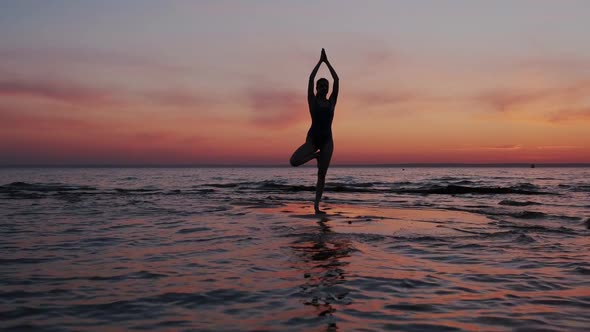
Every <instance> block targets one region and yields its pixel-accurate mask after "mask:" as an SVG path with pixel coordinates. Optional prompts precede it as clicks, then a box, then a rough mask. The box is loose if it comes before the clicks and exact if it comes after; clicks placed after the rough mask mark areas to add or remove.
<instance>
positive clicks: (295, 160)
mask: <svg viewBox="0 0 590 332" xmlns="http://www.w3.org/2000/svg"><path fill="white" fill-rule="evenodd" d="M316 150H317V149H316V148H315V146H314V145H313V143H311V142H310V141H309V140H307V141H306V142H305V143H303V145H301V146H300V147H299V148H298V149H297V150H295V152H293V155H292V156H291V160H290V161H289V162H290V163H291V166H294V167H297V166H299V165H303V164H305V163H306V162H308V161H310V160H312V159H314V158H316V157H317V154H316V153H315V152H316Z"/></svg>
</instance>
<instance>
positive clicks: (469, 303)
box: [0, 168, 590, 331]
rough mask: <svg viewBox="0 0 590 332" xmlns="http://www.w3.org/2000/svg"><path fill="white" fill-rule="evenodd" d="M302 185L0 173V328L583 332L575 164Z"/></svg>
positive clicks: (579, 180) (584, 203) (129, 174)
mask: <svg viewBox="0 0 590 332" xmlns="http://www.w3.org/2000/svg"><path fill="white" fill-rule="evenodd" d="M310 174H311V173H310V172H309V169H286V168H285V169H282V168H276V169H274V168H248V169H237V168H226V169H214V168H212V169H51V170H48V169H25V170H0V252H1V253H2V255H0V330H8V331H13V330H14V331H19V330H35V331H43V330H50V331H54V330H59V331H121V330H145V331H161V330H174V331H177V330H178V331H236V330H260V331H323V330H330V331H334V330H342V331H355V330H363V331H383V330H393V331H441V330H443V331H457V330H459V331H461V330H465V331H472V330H484V331H498V330H500V331H509V330H518V329H520V330H550V331H587V327H588V326H590V315H589V313H588V308H589V307H590V281H589V278H588V276H589V275H590V263H589V262H588V252H590V241H589V240H588V239H589V237H590V230H588V229H587V228H586V226H585V224H584V221H585V220H586V219H588V218H589V217H590V205H588V202H589V201H590V184H589V183H588V179H589V178H590V169H542V168H535V169H533V170H531V169H526V170H522V169H521V170H518V169H500V168H498V169H481V168H478V169H407V170H406V171H404V172H399V171H398V170H396V169H394V168H367V169H357V168H353V169H348V168H335V169H334V170H331V172H330V179H329V185H330V186H331V187H329V188H327V192H326V196H327V197H326V207H328V208H329V207H332V210H329V211H330V215H328V216H326V218H327V219H323V220H322V219H318V217H317V216H315V215H309V213H310V212H311V211H313V208H312V204H310V203H309V199H310V197H312V195H313V188H312V187H311V186H310V185H307V184H309V183H310V182H313V181H310ZM311 176H312V177H313V174H311ZM312 180H313V179H312Z"/></svg>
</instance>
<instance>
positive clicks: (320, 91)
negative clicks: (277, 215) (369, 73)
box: [291, 48, 339, 214]
mask: <svg viewBox="0 0 590 332" xmlns="http://www.w3.org/2000/svg"><path fill="white" fill-rule="evenodd" d="M322 62H324V63H325V64H326V66H328V69H329V70H330V74H331V75H332V78H333V79H334V85H333V87H332V94H331V95H330V98H326V96H327V94H328V87H329V84H328V80H327V79H325V78H320V79H319V80H318V82H317V84H316V91H317V93H316V94H315V95H314V93H313V83H314V81H315V75H316V74H317V72H318V69H319V68H320V65H321V64H322ZM338 86H339V83H338V75H337V74H336V71H335V70H334V68H332V65H331V64H330V62H329V61H328V57H327V56H326V52H325V51H324V49H323V48H322V55H321V56H320V61H318V63H317V65H315V67H314V68H313V70H312V71H311V75H310V76H309V83H308V84H307V103H308V104H309V113H310V114H311V128H309V131H308V132H307V138H306V140H305V143H303V145H301V146H300V147H299V149H297V150H296V151H295V152H294V153H293V156H291V165H292V166H299V165H302V164H305V163H306V162H308V161H310V160H312V159H317V160H318V182H317V185H316V191H315V203H314V205H313V207H314V209H315V213H316V214H321V213H325V212H323V211H320V199H321V198H322V193H323V192H324V185H325V183H326V173H327V172H328V167H329V166H330V159H332V152H333V151H334V142H333V141H332V119H334V108H335V107H336V100H337V99H338Z"/></svg>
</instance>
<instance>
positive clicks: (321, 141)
mask: <svg viewBox="0 0 590 332" xmlns="http://www.w3.org/2000/svg"><path fill="white" fill-rule="evenodd" d="M309 113H310V114H311V128H309V131H308V132H307V137H309V138H311V141H312V142H313V144H314V145H315V147H316V148H318V149H321V148H322V147H323V146H324V145H325V144H326V143H328V142H330V141H331V140H332V120H333V119H334V104H333V103H332V102H328V103H327V104H326V105H321V104H320V103H319V102H318V100H317V98H313V102H311V103H310V104H309Z"/></svg>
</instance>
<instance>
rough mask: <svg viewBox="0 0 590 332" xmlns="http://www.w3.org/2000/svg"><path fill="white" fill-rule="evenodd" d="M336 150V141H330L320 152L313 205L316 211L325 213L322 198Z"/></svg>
mask: <svg viewBox="0 0 590 332" xmlns="http://www.w3.org/2000/svg"><path fill="white" fill-rule="evenodd" d="M333 152H334V142H333V141H330V142H328V143H327V144H325V145H324V146H323V147H322V148H321V150H320V152H319V154H318V182H317V184H316V189H315V203H314V205H313V207H314V210H315V213H316V214H320V213H324V212H322V211H320V200H321V199H322V194H323V193H324V186H325V184H326V174H327V173H328V167H330V160H332V153H333Z"/></svg>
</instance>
